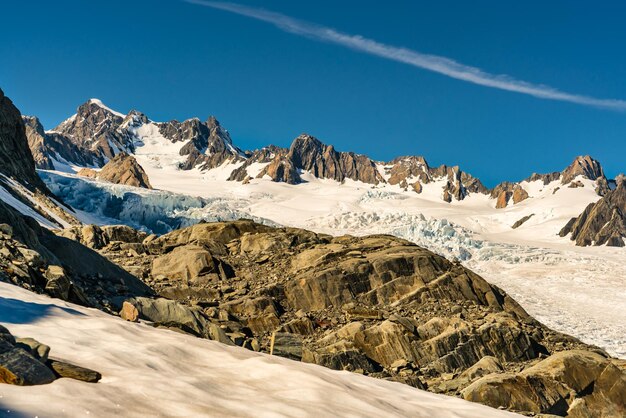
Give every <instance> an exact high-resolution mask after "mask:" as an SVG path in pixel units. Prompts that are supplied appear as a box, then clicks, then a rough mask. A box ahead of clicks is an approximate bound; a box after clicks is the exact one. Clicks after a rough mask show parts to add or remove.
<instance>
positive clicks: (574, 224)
mask: <svg viewBox="0 0 626 418" xmlns="http://www.w3.org/2000/svg"><path fill="white" fill-rule="evenodd" d="M570 233H571V239H572V240H573V241H576V245H579V246H587V245H608V246H613V247H623V246H624V245H625V243H624V239H625V238H626V182H624V181H618V182H617V187H616V188H615V189H614V190H611V191H609V192H608V193H607V194H606V195H605V196H604V197H602V199H600V200H598V201H597V202H595V203H590V204H589V205H588V206H587V207H586V208H585V210H584V211H583V213H581V214H580V215H579V216H578V217H577V218H572V219H571V220H570V221H569V222H568V223H567V225H565V226H564V227H563V229H561V231H560V232H559V235H560V236H562V237H564V236H567V235H568V234H570Z"/></svg>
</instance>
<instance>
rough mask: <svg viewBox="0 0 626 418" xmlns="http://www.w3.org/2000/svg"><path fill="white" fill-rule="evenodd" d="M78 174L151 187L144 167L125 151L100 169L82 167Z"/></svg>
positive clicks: (128, 184) (110, 181)
mask: <svg viewBox="0 0 626 418" xmlns="http://www.w3.org/2000/svg"><path fill="white" fill-rule="evenodd" d="M78 175H82V176H85V177H92V178H96V179H98V180H102V181H107V182H109V183H115V184H125V185H127V186H134V187H143V188H145V189H152V186H151V185H150V180H149V179H148V175H147V174H146V172H145V171H144V169H143V168H142V167H141V166H140V165H139V163H138V162H137V160H136V159H135V157H133V156H131V155H128V154H126V153H125V152H122V153H119V154H117V155H116V156H115V157H114V158H113V159H112V160H111V161H109V162H108V163H106V164H105V165H104V167H102V170H100V171H95V170H91V169H82V170H80V171H79V172H78Z"/></svg>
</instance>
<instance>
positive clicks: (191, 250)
mask: <svg viewBox="0 0 626 418" xmlns="http://www.w3.org/2000/svg"><path fill="white" fill-rule="evenodd" d="M152 275H153V276H155V277H159V276H162V277H166V278H168V279H169V280H172V281H175V282H176V281H177V282H180V283H181V284H185V285H196V284H202V283H206V282H209V281H211V280H215V279H217V269H216V266H215V262H214V261H213V257H212V256H211V253H210V252H208V251H207V250H206V249H204V248H203V247H200V246H198V245H193V244H189V245H184V246H181V247H176V248H174V249H173V250H172V251H171V252H169V253H167V254H164V255H162V256H159V257H157V258H155V259H154V260H153V261H152Z"/></svg>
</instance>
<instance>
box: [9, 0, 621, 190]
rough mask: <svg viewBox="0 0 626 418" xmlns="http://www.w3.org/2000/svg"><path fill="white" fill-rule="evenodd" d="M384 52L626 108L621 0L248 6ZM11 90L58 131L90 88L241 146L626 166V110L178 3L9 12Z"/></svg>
mask: <svg viewBox="0 0 626 418" xmlns="http://www.w3.org/2000/svg"><path fill="white" fill-rule="evenodd" d="M240 3H241V4H244V5H247V6H252V7H263V8H265V9H267V10H271V11H274V12H278V13H281V14H284V15H287V16H290V17H292V18H296V19H299V20H303V21H307V22H313V23H316V24H319V25H323V26H325V27H330V28H333V29H335V30H337V31H340V32H342V33H347V34H351V35H360V36H362V37H365V38H368V39H371V40H375V41H377V42H380V43H383V44H385V45H390V46H395V47H404V48H408V49H410V50H414V51H418V52H420V53H423V54H433V55H438V56H443V57H447V58H449V59H452V60H455V61H457V62H459V63H462V64H465V65H469V66H473V67H477V68H480V69H481V70H482V71H484V72H487V73H491V74H505V75H508V76H509V77H512V78H515V79H517V80H523V81H526V82H529V83H533V84H538V85H540V84H542V85H547V86H550V87H552V88H554V89H558V90H560V91H563V92H567V93H573V94H577V95H584V96H588V97H592V98H599V99H617V100H626V83H625V82H624V74H626V54H624V45H626V25H624V24H623V21H624V18H625V17H626V4H625V3H623V2H617V1H614V2H604V3H603V4H594V5H593V7H591V3H589V2H582V1H581V2H577V1H565V0H563V1H557V0H554V1H550V2H545V1H527V2H513V1H508V2H504V1H503V2H496V1H472V2H461V1H437V2H418V1H386V2H380V1H341V2H338V1H326V0H318V1H315V2H300V1H298V2H294V1H263V2H261V1H243V0H242V1H241V2H240ZM2 20H3V22H2V23H3V35H2V37H3V39H2V42H0V57H2V65H0V88H2V89H3V90H4V91H5V93H6V94H7V95H8V96H9V97H11V98H12V99H13V101H14V102H15V103H16V105H17V106H18V107H19V108H20V109H21V110H22V112H23V113H25V114H34V115H37V116H39V117H40V118H41V120H42V121H43V123H44V126H45V127H46V128H52V127H53V126H54V125H56V124H57V123H58V122H60V121H61V120H63V119H64V118H66V117H68V116H69V115H71V114H72V113H74V111H75V108H76V107H77V106H78V105H79V104H80V103H82V102H84V101H86V100H87V99H88V98H90V97H98V98H100V99H102V100H103V101H104V102H105V103H106V104H107V105H109V106H110V107H112V108H114V109H117V110H119V111H121V112H127V111H128V110H130V109H133V108H134V109H138V110H141V111H143V112H145V113H146V114H147V115H148V116H149V117H150V118H152V119H154V120H169V119H174V118H176V119H179V120H180V119H185V118H188V117H192V116H198V117H201V118H206V117H207V116H208V115H215V116H216V117H217V118H218V119H219V120H220V121H221V122H222V124H223V125H224V126H225V127H226V128H227V129H229V131H230V132H231V135H232V136H233V138H234V140H235V142H236V143H237V144H238V145H239V146H240V147H242V148H257V147H261V146H263V145H267V144H270V143H273V144H277V145H282V146H288V145H289V144H290V142H291V141H292V140H293V138H294V137H295V136H297V135H298V134H300V133H302V132H307V133H310V134H312V135H315V136H317V137H318V138H320V139H321V140H322V141H324V142H326V143H330V144H334V145H335V147H336V148H337V149H338V150H352V151H356V152H360V153H364V154H368V155H369V156H371V157H372V158H375V159H380V160H387V159H391V158H393V157H395V156H398V155H406V154H417V155H424V156H425V157H426V158H427V160H428V161H429V162H430V163H431V165H434V164H441V163H446V164H449V165H454V164H458V165H460V166H461V167H462V168H463V169H464V170H466V171H468V172H470V173H472V174H474V175H477V176H479V177H480V178H481V179H482V180H483V181H484V182H485V183H486V184H488V185H493V184H495V183H497V182H499V181H503V180H519V179H522V178H524V177H526V176H528V175H529V174H530V173H531V172H532V171H538V172H548V171H555V170H561V169H562V168H564V167H565V166H566V165H567V164H569V163H570V162H571V160H572V159H573V158H574V157H575V156H576V155H579V154H590V155H592V156H594V157H595V158H597V159H598V160H600V161H601V163H602V164H603V166H604V167H605V170H606V171H607V174H609V175H615V174H617V173H618V172H622V171H626V158H625V156H626V112H625V111H616V110H611V109H606V108H598V107H594V106H586V105H580V104H574V103H570V102H565V101H553V100H542V99H538V98H536V97H532V96H529V95H525V94H520V93H515V92H509V91H503V90H499V89H494V88H490V87H485V86H480V85H476V84H472V83H469V82H467V81H462V80H458V79H454V78H450V77H448V76H446V75H442V74H438V73H434V72H432V71H428V70H425V69H422V68H416V67H414V66H411V65H407V64H404V63H400V62H397V61H393V60H389V59H385V58H382V57H380V56H375V55H371V54H368V53H364V52H362V51H355V50H353V49H349V48H346V47H344V46H342V45H337V44H335V43H329V42H319V41H317V40H315V39H310V37H303V36H298V35H296V34H293V33H287V32H285V31H283V30H281V29H279V28H277V27H276V26H274V25H272V24H270V23H267V22H263V21H259V20H257V19H252V18H249V17H245V16H241V15H238V14H235V13H230V12H228V11H224V10H216V9H214V8H209V7H204V6H200V5H194V4H189V3H186V2H183V1H178V0H162V1H149V0H136V1H132V0H131V1H129V0H124V1H121V0H120V1H117V0H109V1H106V2H104V1H103V2H92V1H79V0H76V1H71V0H67V1H65V0H58V1H27V2H17V1H12V2H6V3H5V4H3V19H2Z"/></svg>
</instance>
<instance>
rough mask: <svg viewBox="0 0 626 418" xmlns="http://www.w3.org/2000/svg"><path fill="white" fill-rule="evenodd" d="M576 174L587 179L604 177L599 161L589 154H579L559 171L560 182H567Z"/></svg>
mask: <svg viewBox="0 0 626 418" xmlns="http://www.w3.org/2000/svg"><path fill="white" fill-rule="evenodd" d="M577 176H583V177H585V178H588V179H589V180H597V179H600V178H604V170H602V166H601V165H600V163H599V162H598V161H596V160H594V159H593V158H591V157H590V156H589V155H581V156H578V157H576V158H575V159H574V161H573V162H572V163H571V164H570V165H569V166H568V167H567V168H566V169H565V170H563V171H562V172H561V183H563V184H568V183H570V182H571V181H572V180H574V179H575V178H576V177H577Z"/></svg>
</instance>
